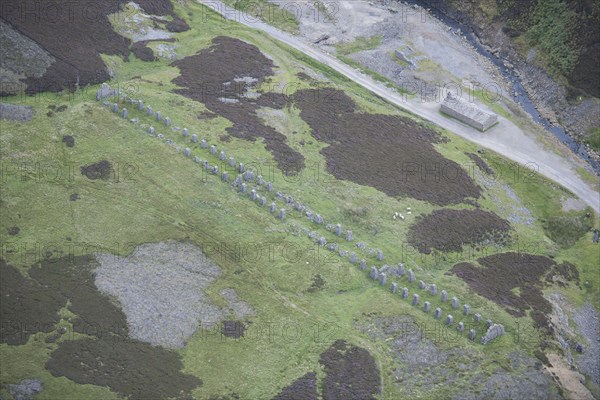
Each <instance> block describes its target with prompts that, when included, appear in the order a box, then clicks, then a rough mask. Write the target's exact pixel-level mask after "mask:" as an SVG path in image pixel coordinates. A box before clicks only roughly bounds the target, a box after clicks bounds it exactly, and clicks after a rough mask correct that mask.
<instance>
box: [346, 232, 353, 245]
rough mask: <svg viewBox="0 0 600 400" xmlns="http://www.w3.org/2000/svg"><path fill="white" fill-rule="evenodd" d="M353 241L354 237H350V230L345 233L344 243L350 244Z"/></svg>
mask: <svg viewBox="0 0 600 400" xmlns="http://www.w3.org/2000/svg"><path fill="white" fill-rule="evenodd" d="M353 239H354V236H353V235H352V231H350V230H348V231H346V241H347V242H351V241H352V240H353Z"/></svg>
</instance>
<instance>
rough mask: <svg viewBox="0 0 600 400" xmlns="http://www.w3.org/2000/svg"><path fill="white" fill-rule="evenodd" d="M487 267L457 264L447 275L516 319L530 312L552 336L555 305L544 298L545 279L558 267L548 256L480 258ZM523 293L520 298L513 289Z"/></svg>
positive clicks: (483, 265) (520, 254)
mask: <svg viewBox="0 0 600 400" xmlns="http://www.w3.org/2000/svg"><path fill="white" fill-rule="evenodd" d="M477 262H478V263H479V264H480V265H481V266H482V267H483V268H481V267H476V266H475V265H473V264H470V263H460V264H456V265H455V266H454V267H452V269H451V270H450V271H449V272H448V273H447V274H450V273H454V274H455V275H457V276H459V277H460V278H461V279H462V280H463V281H465V282H466V283H467V284H468V285H469V286H470V287H471V289H472V290H473V291H475V292H476V293H478V294H479V295H481V296H483V297H485V298H486V299H489V300H491V301H493V302H495V303H497V304H499V305H500V306H502V307H504V308H505V309H506V311H507V312H508V313H509V314H511V315H513V316H515V317H523V316H525V314H526V312H527V311H530V316H531V318H532V319H533V320H534V322H535V326H536V327H537V328H540V329H545V330H547V331H548V332H551V331H552V329H551V328H549V327H548V321H549V318H548V315H549V314H550V313H551V312H552V305H551V304H550V303H549V302H548V300H546V299H545V298H544V296H543V294H542V288H543V285H542V281H541V279H542V278H543V276H544V275H545V274H546V273H549V272H550V273H551V272H552V271H553V270H554V268H555V266H556V263H555V262H554V261H553V260H552V259H550V258H548V257H544V256H537V255H533V254H525V253H502V254H495V255H492V256H488V257H483V258H479V259H478V260H477ZM517 288H518V289H519V294H517V293H514V292H513V289H517Z"/></svg>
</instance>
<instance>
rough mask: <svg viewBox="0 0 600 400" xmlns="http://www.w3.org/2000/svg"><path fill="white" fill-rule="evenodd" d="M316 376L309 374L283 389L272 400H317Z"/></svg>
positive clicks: (312, 373)
mask: <svg viewBox="0 0 600 400" xmlns="http://www.w3.org/2000/svg"><path fill="white" fill-rule="evenodd" d="M317 399H318V393H317V374H316V373H314V372H309V373H307V374H305V375H303V376H301V377H300V378H298V379H296V380H295V381H294V382H292V383H291V384H290V385H289V386H287V387H286V388H284V389H283V390H282V391H281V392H280V393H279V394H278V395H277V396H275V397H274V398H273V400H317Z"/></svg>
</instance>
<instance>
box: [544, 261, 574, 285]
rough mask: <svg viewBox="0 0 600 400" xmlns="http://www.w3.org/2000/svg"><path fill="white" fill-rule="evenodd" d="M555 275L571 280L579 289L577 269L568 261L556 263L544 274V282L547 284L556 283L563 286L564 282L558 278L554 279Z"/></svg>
mask: <svg viewBox="0 0 600 400" xmlns="http://www.w3.org/2000/svg"><path fill="white" fill-rule="evenodd" d="M555 276H559V277H562V279H564V280H565V281H568V282H573V283H575V284H576V285H577V286H579V288H580V289H581V286H580V285H581V282H580V281H579V270H577V267H576V266H574V265H573V264H571V263H569V262H566V261H565V262H563V263H562V264H556V265H555V266H554V267H553V268H552V271H551V272H550V273H549V274H548V275H546V282H547V283H549V284H552V283H555V282H556V283H557V284H558V285H559V286H562V287H564V286H565V284H564V283H563V282H562V281H561V280H560V279H559V280H555V278H554V277H555Z"/></svg>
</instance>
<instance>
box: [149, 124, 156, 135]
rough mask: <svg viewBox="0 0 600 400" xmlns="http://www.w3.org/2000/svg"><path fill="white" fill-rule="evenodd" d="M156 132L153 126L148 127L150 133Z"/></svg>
mask: <svg viewBox="0 0 600 400" xmlns="http://www.w3.org/2000/svg"><path fill="white" fill-rule="evenodd" d="M154 132H155V130H154V127H153V126H151V127H150V128H148V133H149V134H151V135H154Z"/></svg>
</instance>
